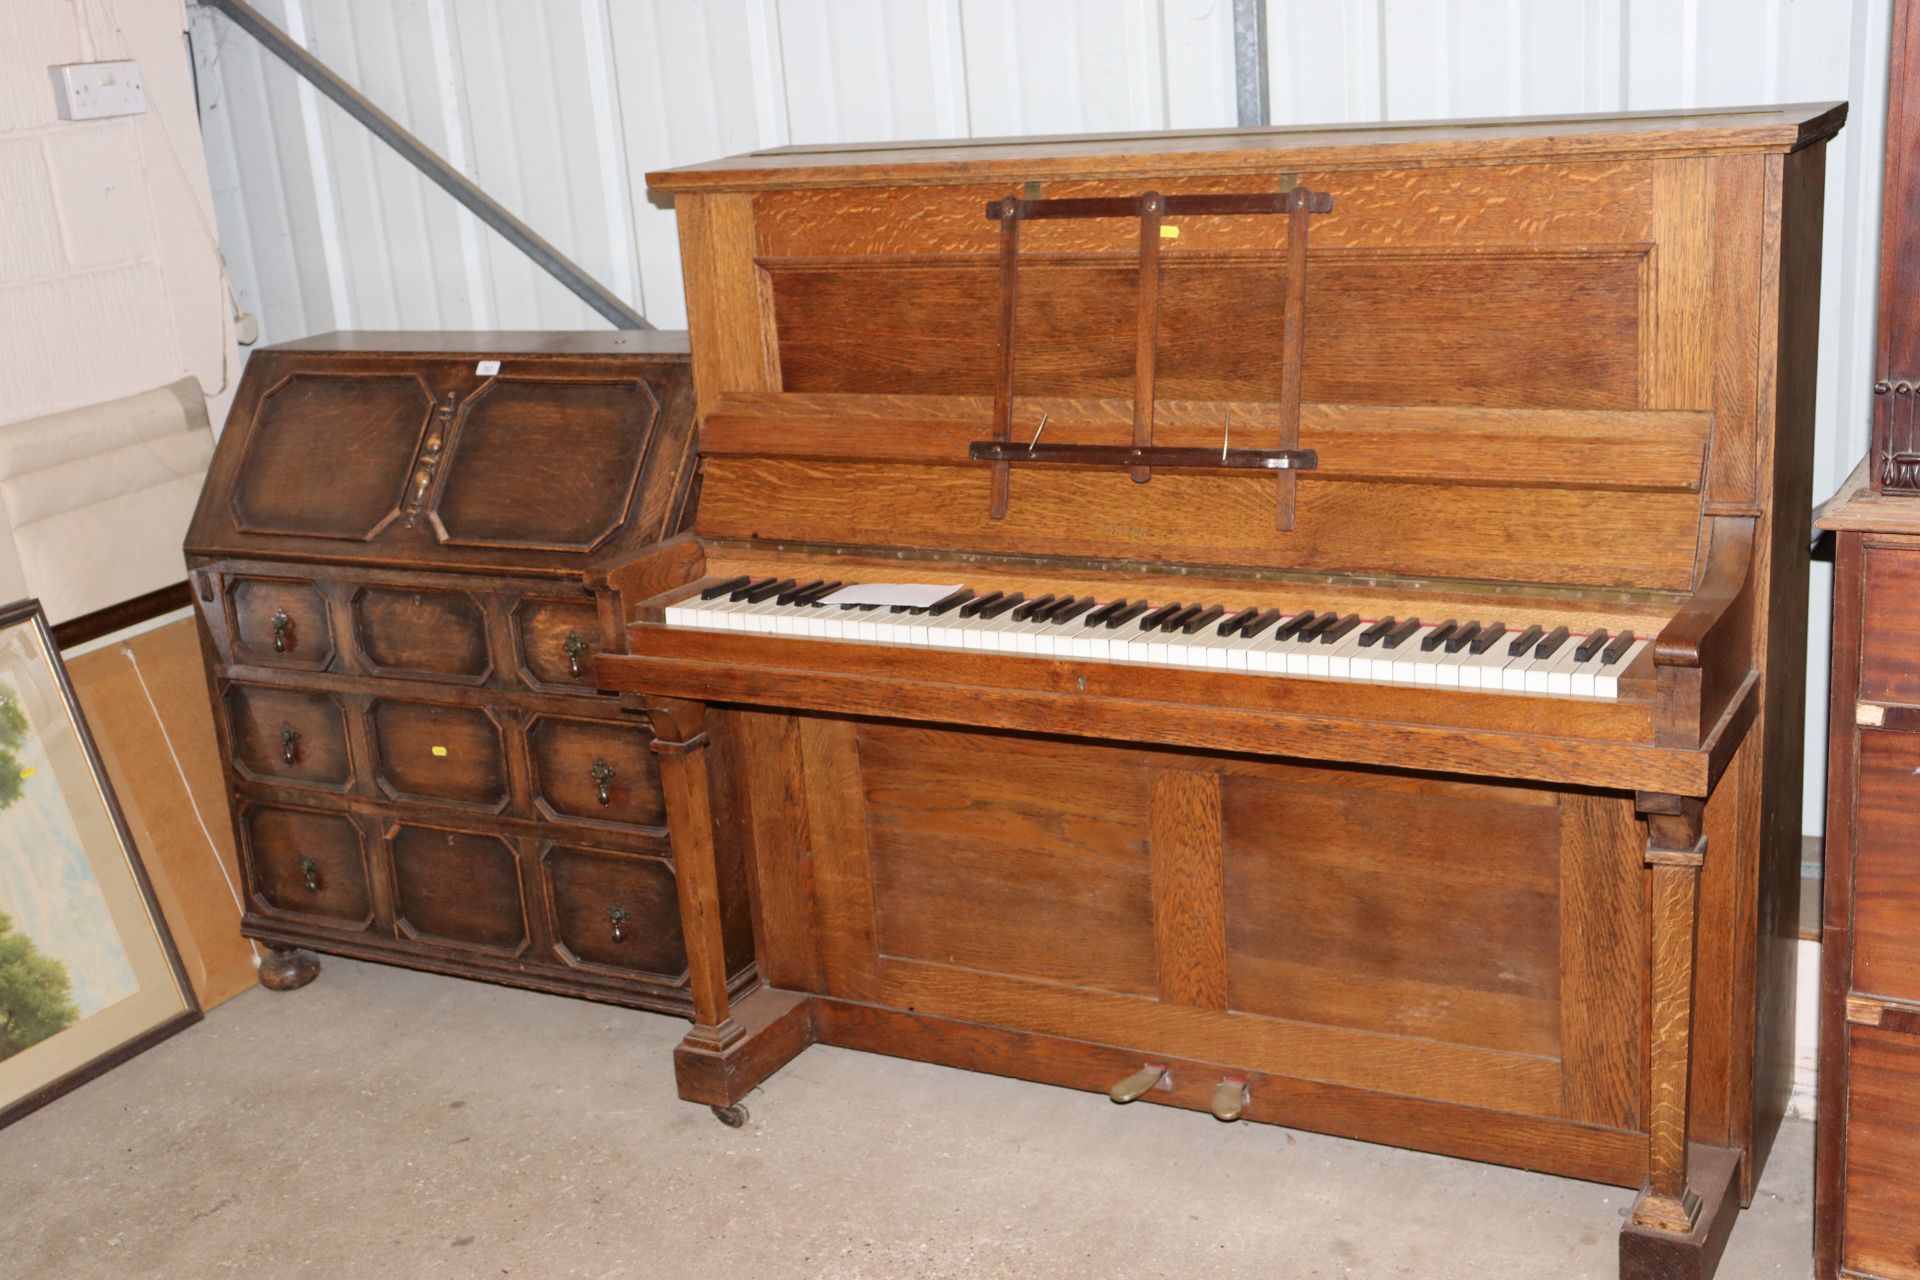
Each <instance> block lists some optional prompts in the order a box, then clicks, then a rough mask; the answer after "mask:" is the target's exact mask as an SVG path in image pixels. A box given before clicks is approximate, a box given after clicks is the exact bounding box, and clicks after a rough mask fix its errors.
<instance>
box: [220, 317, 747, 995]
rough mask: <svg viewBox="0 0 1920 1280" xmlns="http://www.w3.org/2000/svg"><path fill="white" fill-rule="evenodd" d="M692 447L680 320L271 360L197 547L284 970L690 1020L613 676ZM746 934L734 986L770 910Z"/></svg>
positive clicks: (374, 343) (654, 832)
mask: <svg viewBox="0 0 1920 1280" xmlns="http://www.w3.org/2000/svg"><path fill="white" fill-rule="evenodd" d="M692 435H693V392H692V388H691V384H690V378H689V366H688V356H687V348H686V339H685V335H684V334H662V333H653V332H648V333H619V334H604V335H602V334H537V333H535V334H510V333H509V334H375V333H358V334H353V333H342V334H331V335H327V336H324V337H319V338H314V339H309V340H306V341H302V342H296V343H290V344H287V345H284V346H279V347H273V348H268V349H265V350H262V351H259V352H256V353H255V354H254V355H253V357H252V358H251V360H250V361H249V362H248V365H247V371H246V375H245V377H244V378H243V380H242V382H241V385H240V390H239V394H238V397H237V399H236V401H235V404H234V408H233V411H232V414H231V415H230V417H229V419H228V426H227V428H226V431H225V433H224V434H223V435H222V437H221V440H220V445H219V450H218V452H217V454H216V457H215V460H214V465H213V467H212V469H211V471H210V472H209V474H208V479H207V485H206V489H205V491H204V493H203V494H202V497H201V502H200V506H199V509H198V511H197V512H196V514H195V517H194V522H193V525H192V529H191V532H190V534H189V536H188V540H187V554H188V560H189V565H190V570H191V575H192V586H193V590H194V596H195V603H196V605H197V607H198V613H199V618H200V623H201V632H202V637H203V640H204V648H205V652H206V657H207V665H208V675H209V683H210V685H211V687H212V691H213V697H214V700H215V703H216V708H215V710H216V715H215V719H216V722H217V724H218V725H219V727H220V734H221V739H222V747H223V754H224V756H225V758H226V762H227V775H228V780H229V784H230V794H231V798H232V808H233V823H234V829H235V832H236V836H237V839H238V843H239V847H240V849H241V850H242V869H243V874H244V879H245V885H244V891H245V896H246V913H245V918H244V923H243V926H242V927H243V929H244V931H245V932H246V933H247V934H248V935H249V936H251V937H254V938H258V939H260V940H261V941H263V942H266V943H268V944H270V945H271V946H272V947H273V948H274V950H273V951H272V952H271V953H270V954H269V955H268V957H267V959H266V960H265V962H264V963H263V966H262V970H263V978H264V980H265V981H267V983H268V984H269V985H278V986H282V987H284V986H293V985H300V984H301V983H303V982H304V981H306V980H307V979H308V978H310V977H311V976H312V973H313V972H314V970H315V968H316V966H315V965H314V963H313V961H312V958H311V956H309V955H307V954H306V953H305V952H303V951H298V950H294V949H295V948H311V949H313V950H318V951H329V952H337V953H339V954H342V955H351V956H357V957H361V958H364V959H373V960H384V961H390V962H394V963H399V964H406V965H411V966H414V967H417V968H425V969H433V970H438V971H441V972H447V973H455V974H460V975H463V976H467V977H475V978H483V979H487V980H490V981H497V982H506V983H511V984H514V985H518V986H527V987H534V988H537V989H540V990H547V991H558V992H564V993H568V994H573V995H584V996H590V997H593V998H595V999H600V1000H608V1001H613V1002H616V1003H621V1004H630V1005H636V1006H640V1007H643V1008H649V1009H658V1010H663V1011H669V1012H677V1013H686V1012H687V1011H688V1009H689V1005H688V996H687V986H686V951H685V946H684V944H683V942H682V929H681V923H680V913H679V901H678V896H677V893H676V890H675V866H674V859H673V853H672V849H671V845H670V843H669V841H668V838H667V830H666V814H665V810H664V808H663V805H662V797H661V791H660V777H659V765H658V760H657V757H656V754H655V752H654V751H653V750H652V745H653V744H652V735H651V733H650V732H649V730H648V728H647V726H646V725H645V724H644V723H642V722H639V721H637V720H635V719H634V718H633V717H631V716H626V715H623V714H621V712H620V711H619V708H618V704H617V702H616V701H615V700H614V699H613V698H611V697H609V696H607V695H603V694H600V693H597V692H596V691H595V689H594V686H593V683H592V680H591V667H590V662H591V659H592V658H593V656H594V655H595V654H597V653H600V652H602V651H604V650H605V649H606V648H607V647H608V646H610V645H612V646H618V645H619V644H621V643H622V636H621V634H620V630H619V628H618V627H617V626H615V625H613V620H612V618H611V616H610V615H609V614H607V613H606V612H604V611H603V609H602V605H601V602H600V599H599V597H598V596H596V594H595V592H594V591H593V590H592V589H591V584H592V583H593V582H594V581H595V580H596V578H597V575H599V574H600V573H601V571H603V570H604V569H605V568H606V567H607V566H609V565H611V564H615V563H619V562H621V561H624V560H629V559H631V558H632V557H633V556H635V555H637V554H640V553H641V552H643V551H645V550H646V549H647V547H648V546H650V545H651V544H653V543H655V542H657V541H659V540H660V539H662V538H665V537H668V536H670V535H672V534H674V533H675V532H676V531H677V530H679V529H680V528H681V527H682V525H683V524H684V522H685V519H686V516H687V512H688V510H689V508H690V506H691V502H692V493H693V489H694V485H695V472H694V456H693V440H692ZM734 866H735V869H736V873H735V874H734V876H733V878H734V880H735V881H736V888H737V887H738V886H737V880H738V874H737V871H738V861H737V856H736V857H735V859H734ZM726 931H727V932H728V933H729V936H730V939H731V940H730V941H729V942H728V943H727V944H726V947H725V949H726V952H727V954H726V957H725V958H724V959H723V960H722V962H721V967H723V968H725V969H726V970H727V971H728V974H727V980H728V982H729V983H731V984H732V985H733V986H734V987H735V988H736V989H737V988H740V987H741V986H742V985H743V984H745V983H746V982H748V981H749V980H750V977H751V972H752V956H751V950H750V938H749V934H748V930H747V921H746V915H745V904H744V902H742V904H741V905H740V906H739V907H737V908H735V910H734V915H733V916H732V917H731V918H730V919H729V921H728V923H727V925H726Z"/></svg>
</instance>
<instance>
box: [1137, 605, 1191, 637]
mask: <svg viewBox="0 0 1920 1280" xmlns="http://www.w3.org/2000/svg"><path fill="white" fill-rule="evenodd" d="M1185 607H1186V606H1185V605H1183V604H1181V603H1180V602H1179V601H1178V600H1176V601H1174V602H1173V603H1172V604H1163V605H1161V606H1160V607H1159V608H1158V609H1155V610H1154V611H1153V612H1152V613H1150V614H1148V615H1147V616H1146V617H1144V618H1142V619H1140V629H1141V630H1142V631H1154V630H1157V629H1158V628H1159V627H1160V626H1161V625H1162V624H1163V623H1165V622H1166V620H1167V619H1168V618H1171V617H1172V616H1173V615H1174V614H1176V613H1179V612H1180V611H1181V610H1182V609H1184V608H1185Z"/></svg>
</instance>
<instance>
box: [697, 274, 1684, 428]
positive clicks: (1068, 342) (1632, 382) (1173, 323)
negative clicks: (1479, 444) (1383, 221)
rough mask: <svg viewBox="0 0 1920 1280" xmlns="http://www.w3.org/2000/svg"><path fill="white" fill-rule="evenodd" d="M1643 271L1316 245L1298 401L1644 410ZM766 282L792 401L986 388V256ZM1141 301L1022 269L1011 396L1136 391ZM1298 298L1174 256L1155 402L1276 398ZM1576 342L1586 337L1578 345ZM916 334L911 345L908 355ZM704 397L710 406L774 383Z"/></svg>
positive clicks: (989, 346) (989, 319) (1076, 279)
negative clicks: (824, 394) (1289, 302)
mask: <svg viewBox="0 0 1920 1280" xmlns="http://www.w3.org/2000/svg"><path fill="white" fill-rule="evenodd" d="M1645 263H1646V257H1645V247H1644V246H1641V245H1633V246H1623V247H1617V246H1608V247H1600V248H1593V249H1588V250H1566V251H1555V250H1534V249H1527V248H1514V249H1511V250H1488V251H1485V252H1480V253H1471V252H1457V251H1456V252H1447V253H1441V252H1421V251H1412V250H1394V249H1377V250H1359V249H1356V250H1346V251H1338V250H1325V251H1320V250H1316V252H1314V253H1313V255H1312V259H1311V266H1310V268H1309V274H1308V285H1307V291H1308V297H1307V329H1306V364H1305V376H1306V381H1305V385H1304V388H1303V394H1304V396H1305V398H1306V399H1308V400H1312V401H1316V402H1320V403H1331V404H1460V405H1481V406H1487V407H1515V406H1538V407H1559V408H1589V409H1603V408H1616V409H1618V408H1632V407H1636V406H1640V405H1641V404H1642V398H1641V386H1640V374H1641V350H1640V348H1641V333H1640V312H1641V298H1642V289H1643V278H1642V272H1643V269H1644V266H1645ZM766 271H767V275H768V277H769V280H770V282H771V289H772V301H773V310H774V319H775V323H776V324H777V325H778V329H779V333H780V335H781V336H780V387H781V388H782V389H784V390H787V391H836V392H859V393H865V394H922V395H926V394H937V395H986V394H990V393H991V391H992V383H991V378H992V374H993V369H994V343H995V338H994V327H993V320H994V315H995V314H996V309H995V300H996V299H997V297H998V296H999V295H998V276H997V263H996V262H995V261H994V260H993V259H991V258H977V259H976V258H973V257H966V258H945V259H935V260H932V261H927V260H915V259H911V258H909V259H880V260H874V259H862V258H851V259H838V260H833V261H830V262H818V263H807V264H798V263H774V262H770V263H768V264H766ZM1136 287H1137V280H1136V267H1135V264H1134V263H1133V262H1131V261H1115V260H1112V259H1106V260H1101V259H1082V258H1059V257H1035V256H1029V255H1022V259H1021V268H1020V292H1019V307H1018V318H1017V328H1018V335H1019V337H1018V342H1019V348H1018V350H1019V354H1018V358H1017V364H1016V372H1015V378H1016V381H1015V386H1016V390H1017V392H1018V393H1019V394H1022V395H1058V396H1115V395H1130V394H1132V387H1133V355H1134V320H1135V293H1136ZM1285 298H1286V280H1285V271H1284V268H1283V266H1282V264H1281V263H1280V261H1279V260H1278V259H1277V258H1275V257H1274V256H1273V255H1271V254H1260V255H1254V254H1242V253H1231V254H1226V255H1215V254H1207V255H1204V256H1203V255H1193V256H1189V257H1186V258H1176V257H1169V258H1168V260H1167V262H1166V264H1165V269H1164V271H1163V281H1162V286H1161V295H1160V340H1159V361H1158V371H1157V374H1156V379H1155V382H1156V387H1157V392H1158V394H1159V395H1161V396H1163V397H1165V398H1167V399H1173V400H1181V399H1186V400H1220V399H1240V400H1277V399H1278V398H1279V395H1280V372H1279V369H1280V361H1279V359H1278V356H1279V348H1280V339H1279V335H1280V333H1281V332H1282V329H1283V325H1284V316H1283V314H1282V311H1283V307H1284V302H1285ZM1570 332H1577V333H1579V335H1580V341H1578V342H1568V341H1566V340H1565V335H1566V334H1568V333H1570ZM903 333H913V334H914V335H915V339H916V340H915V341H914V342H911V343H903V342H900V341H899V340H898V338H899V335H901V334H903ZM701 385H702V392H701V394H702V396H703V397H706V396H708V395H709V394H717V393H718V391H733V390H762V389H768V388H763V387H758V386H752V385H743V384H735V383H727V384H723V385H722V386H721V387H719V388H717V389H716V391H715V392H714V393H709V392H708V391H707V390H706V387H707V386H708V384H706V383H704V382H703V383H702V384H701ZM704 403H706V401H705V400H704V399H703V404H704ZM1703 406H1704V400H1702V401H1699V402H1695V403H1691V404H1685V405H1674V406H1660V407H1681V408H1700V407H1703Z"/></svg>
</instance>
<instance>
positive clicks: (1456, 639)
mask: <svg viewBox="0 0 1920 1280" xmlns="http://www.w3.org/2000/svg"><path fill="white" fill-rule="evenodd" d="M1479 635H1480V624H1479V623H1477V622H1469V623H1468V624H1467V625H1466V626H1464V627H1460V628H1458V629H1456V630H1455V631H1454V633H1453V634H1452V635H1450V636H1448V637H1447V652H1448V653H1458V652H1460V651H1461V650H1462V649H1464V648H1466V647H1467V646H1468V645H1470V644H1472V643H1473V642H1474V640H1475V639H1477V638H1478V637H1479ZM1474 652H1475V653H1478V652H1479V650H1478V649H1476V650H1474Z"/></svg>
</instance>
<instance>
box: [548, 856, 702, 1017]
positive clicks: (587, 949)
mask: <svg viewBox="0 0 1920 1280" xmlns="http://www.w3.org/2000/svg"><path fill="white" fill-rule="evenodd" d="M536 862H537V864H538V866H539V868H540V874H541V875H542V876H544V877H545V879H546V882H547V899H548V901H549V902H551V903H552V911H553V918H552V919H551V920H550V921H549V922H548V928H549V930H550V931H551V934H552V937H553V939H554V950H555V953H556V954H557V956H558V957H559V959H560V960H561V962H562V963H564V964H566V965H568V966H570V967H578V968H583V969H589V970H592V969H598V970H602V971H607V972H615V973H619V972H625V971H638V972H640V973H645V974H651V975H654V976H656V977H659V978H662V979H665V980H666V981H668V982H671V983H673V984H675V985H682V984H684V983H685V982H686V970H687V952H686V943H685V941H684V939H683V936H682V933H681V925H680V915H679V912H678V910H677V905H678V899H677V897H676V894H675V889H674V874H673V868H672V867H671V866H670V865H669V864H668V862H667V860H666V859H664V858H659V857H646V856H643V855H638V854H631V853H620V852H616V851H614V850H611V849H596V848H589V847H586V846H582V845H573V844H561V843H555V844H551V845H547V846H544V847H542V848H541V850H540V852H539V854H538V855H537V857H536Z"/></svg>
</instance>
